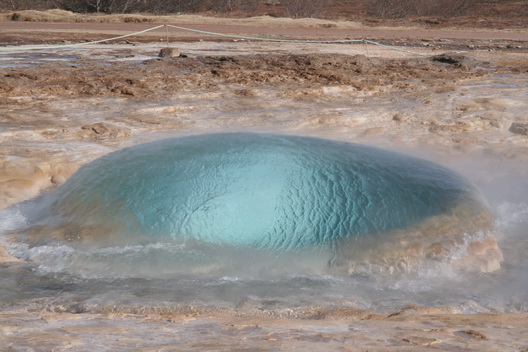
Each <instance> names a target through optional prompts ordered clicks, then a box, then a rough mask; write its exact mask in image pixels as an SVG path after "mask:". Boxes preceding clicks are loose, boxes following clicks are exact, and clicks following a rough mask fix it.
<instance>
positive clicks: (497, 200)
mask: <svg viewBox="0 0 528 352" xmlns="http://www.w3.org/2000/svg"><path fill="white" fill-rule="evenodd" d="M464 45H465V44H464ZM165 46H166V43H163V44H159V43H150V44H117V45H115V44H114V45H109V44H101V45H90V46H87V47H83V48H82V49H77V48H69V49H61V50H59V51H55V50H46V51H33V50H27V49H24V50H17V51H16V52H10V53H6V52H5V51H3V52H2V53H1V54H2V56H0V92H1V98H0V131H1V132H0V141H1V146H2V147H1V152H2V153H1V156H0V206H2V207H8V206H10V205H12V204H15V203H18V202H21V201H24V200H28V199H31V198H32V197H35V196H37V195H38V194H41V193H42V192H49V191H51V190H52V189H54V188H55V187H56V186H57V185H59V184H61V183H63V182H64V180H65V179H67V177H68V176H69V175H70V174H71V173H72V172H74V171H75V170H76V169H77V168H78V167H79V166H80V165H82V164H84V163H86V162H88V161H90V160H93V159H95V158H97V157H99V156H101V155H103V154H106V153H108V152H111V151H113V150H116V149H119V148H122V147H124V146H128V145H133V144H138V143H141V142H146V141H152V140H157V139H161V138H165V137H169V136H182V135H189V134H197V133H205V132H224V131H253V132H274V133H288V134H298V135H309V136H317V137H325V138H331V139H338V140H345V141H353V142H359V143H365V144H370V145H376V146H381V147H385V148H389V149H396V150H400V151H404V152H406V153H409V154H412V155H417V156H421V157H426V158H428V159H432V160H435V161H437V162H440V163H442V164H444V165H447V166H449V167H451V168H453V169H455V170H457V171H459V172H462V173H463V174H464V175H465V176H466V177H468V178H469V179H470V180H471V181H472V182H474V183H476V184H477V185H478V186H479V187H481V188H482V189H483V190H484V191H485V194H486V196H487V198H488V199H489V201H490V203H491V204H492V205H493V209H494V211H496V212H499V211H500V210H501V209H503V210H504V209H505V210H504V211H505V212H506V213H508V214H514V213H515V214H521V215H519V218H518V219H517V220H515V219H516V218H515V217H513V218H511V217H508V219H510V220H509V221H510V222H512V223H515V221H518V223H519V224H521V225H519V227H518V228H516V230H515V231H516V236H522V234H523V233H525V228H524V227H523V226H524V225H523V224H525V223H526V218H525V217H523V216H524V215H522V214H524V213H523V212H522V209H524V208H522V207H523V204H524V205H525V204H526V203H527V198H526V194H525V191H524V189H525V183H523V182H525V181H523V180H526V179H528V170H527V168H526V166H525V165H526V159H527V158H528V146H527V138H528V137H527V136H528V116H527V115H526V111H528V59H527V56H526V53H524V52H522V51H520V50H513V49H512V50H507V48H504V50H501V51H488V50H487V49H486V50H478V48H475V50H471V51H464V52H457V53H444V52H443V51H442V50H437V49H434V48H413V51H416V52H417V53H419V54H421V55H414V54H410V53H404V52H400V51H392V50H388V49H385V48H382V47H378V46H373V45H367V46H365V45H364V44H362V45H357V44H355V45H352V44H341V45H339V44H332V45H328V44H326V45H313V44H310V45H308V44H277V43H260V44H257V43H248V42H196V43H188V42H177V43H176V42H171V44H170V46H171V47H175V48H177V49H178V51H179V52H181V53H182V54H183V55H181V56H177V57H172V58H163V59H161V58H158V57H157V55H158V53H159V50H160V49H161V48H163V47H165ZM442 54H443V55H442ZM423 55H425V56H423ZM506 200H507V201H508V202H507V203H505V201H506ZM501 204H502V205H501ZM511 204H513V208H511V206H512V205H511ZM508 207H510V208H508ZM496 215H497V214H496ZM502 218H503V217H501V216H499V215H497V219H502ZM512 219H513V220H512ZM523 231H524V232H523ZM3 240H6V239H3ZM499 243H500V241H499ZM504 244H505V245H506V246H505V248H511V247H512V246H513V247H515V245H514V244H512V243H509V244H508V243H504ZM508 246H510V247H508ZM0 258H3V259H2V260H5V261H7V263H6V264H4V266H3V267H2V270H4V271H5V272H7V273H9V275H11V274H12V273H15V274H13V276H9V277H12V278H14V279H13V281H12V284H13V285H14V287H16V285H17V279H16V277H17V275H18V274H16V273H17V270H19V269H17V268H18V267H17V266H18V265H20V268H21V269H20V270H22V271H24V270H26V269H24V268H25V264H19V263H18V264H17V263H16V262H13V261H12V260H14V259H13V258H10V257H9V255H6V254H2V253H0ZM509 260H516V259H515V258H514V257H510V259H509ZM513 272H514V273H515V271H513ZM514 280H515V279H514V278H513V279H512V280H511V281H512V282H513V281H514ZM18 284H20V282H18ZM519 290H521V291H522V288H519ZM61 294H66V296H67V292H66V293H64V292H62V293H61ZM498 294H499V295H500V294H501V293H498ZM483 296H484V297H486V293H484V294H483ZM469 298H471V297H469ZM470 301H471V300H470ZM106 307H107V308H108V307H110V305H109V304H107V305H106ZM490 307H491V306H490ZM468 309H469V310H471V309H474V310H473V311H477V312H481V313H482V312H485V314H474V315H461V314H454V313H462V312H461V311H460V309H459V308H457V307H454V306H445V307H443V306H430V307H422V306H417V305H412V306H408V307H402V306H398V305H395V306H394V307H393V308H392V310H390V309H389V310H378V311H376V310H375V309H373V310H372V311H371V310H368V309H367V310H362V309H359V308H358V306H357V305H356V304H350V306H348V307H346V306H343V305H342V306H340V307H333V306H323V307H319V308H317V309H314V310H313V312H312V313H311V314H308V313H306V312H305V313H303V314H304V315H303V316H302V318H303V319H292V318H299V317H301V316H299V315H295V314H296V312H294V311H288V309H285V310H284V311H283V315H282V316H281V315H280V314H279V313H280V312H279V313H277V314H278V315H276V316H275V319H269V318H265V317H263V316H262V315H261V316H257V315H255V316H250V317H239V316H237V315H238V314H239V311H238V312H237V311H236V310H234V311H230V310H228V311H221V312H220V311H207V310H199V309H195V310H193V309H190V310H189V311H186V312H174V311H172V312H171V311H169V312H163V311H156V310H149V309H145V310H144V311H141V310H135V311H133V312H132V313H134V314H127V312H124V311H122V310H121V311H119V310H118V311H117V312H112V311H108V310H106V311H101V312H98V313H97V314H93V313H83V311H82V310H79V311H78V312H75V311H74V310H72V308H67V309H65V308H61V307H60V304H55V305H53V304H52V305H50V304H49V302H48V301H46V302H44V301H42V300H38V299H33V300H27V301H23V302H22V303H20V304H18V305H5V306H4V307H3V308H2V311H1V313H0V320H1V324H0V325H1V326H2V328H1V329H2V330H1V331H2V333H3V334H2V337H0V346H2V347H4V346H5V349H7V350H9V349H11V350H14V351H23V350H27V349H29V348H33V349H34V350H56V351H61V350H67V349H73V350H79V351H85V350H86V351H88V350H93V348H99V349H101V350H104V349H107V350H115V349H127V348H134V349H137V350H145V351H149V350H189V351H192V350H220V351H224V350H225V351H227V350H233V349H237V348H238V349H239V350H256V349H260V350H277V349H279V350H280V349H284V350H289V349H302V350H328V349H333V350H344V351H346V350H351V351H364V350H371V351H378V350H379V351H382V350H383V351H384V350H395V351H396V350H404V351H422V350H425V349H431V350H434V349H441V350H452V351H456V350H460V351H462V350H464V351H467V350H469V351H471V350H475V351H481V350H497V351H525V350H526V349H527V348H528V341H527V340H526V336H527V331H526V326H527V325H526V321H527V320H526V319H527V317H526V314H525V313H523V312H524V311H523V309H525V308H523V307H522V306H519V307H517V308H516V310H515V309H514V311H516V312H517V313H514V314H499V313H500V312H501V311H500V310H498V309H497V310H494V309H492V308H489V307H488V308H485V309H487V310H485V309H484V308H483V307H470V308H468ZM504 311H507V312H508V311H509V312H511V311H512V310H511V309H510V310H508V309H505V310H504V309H503V310H502V312H504ZM73 313H76V314H73ZM297 313H298V312H297ZM152 330H155V331H156V332H157V335H156V336H155V337H154V336H152V334H145V331H152ZM94 346H95V347H94Z"/></svg>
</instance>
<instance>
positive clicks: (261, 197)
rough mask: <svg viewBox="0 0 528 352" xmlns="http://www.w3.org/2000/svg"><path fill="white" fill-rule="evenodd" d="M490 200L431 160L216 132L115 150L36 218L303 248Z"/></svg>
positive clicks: (117, 230)
mask: <svg viewBox="0 0 528 352" xmlns="http://www.w3.org/2000/svg"><path fill="white" fill-rule="evenodd" d="M472 202H479V199H478V194H477V192H476V190H475V189H474V187H473V186H472V185H470V184H469V183H468V182H467V181H466V180H465V179H464V178H463V177H461V176H459V175H458V174H456V173H455V172H453V171H450V170H448V169H446V168H443V167H441V166H439V165H436V164H433V163H430V162H428V161H425V160H420V159H416V158H412V157H409V156H404V155H401V154H397V153H392V152H388V151H384V150H381V149H377V148H372V147H366V146H362V145H358V144H352V143H342V142H336V141H329V140H323V139H316V138H308V137H298V136H284V135H267V134H251V133H236V134H212V135H200V136H191V137H185V138H175V139H167V140H163V141H158V142H154V143H149V144H144V145H138V146H134V147H130V148H126V149H123V150H120V151H118V152H115V153H111V154H109V155H106V156H104V157H102V158H100V159H98V160H96V161H94V162H91V163H89V164H87V165H85V166H84V167H82V168H81V169H80V170H79V171H78V172H77V173H76V174H75V175H73V176H72V177H71V178H70V179H69V180H68V181H67V182H66V183H65V184H64V185H63V186H61V187H60V188H59V189H58V190H57V191H56V192H54V193H53V194H52V195H51V196H50V197H46V198H44V199H43V200H42V205H41V208H42V210H41V211H39V212H37V214H36V215H35V216H34V217H33V219H32V220H31V221H32V222H33V223H34V224H35V223H38V224H52V225H57V226H59V225H69V226H72V225H74V227H73V229H72V230H71V231H73V232H75V231H78V232H79V233H81V232H83V231H84V230H86V229H91V228H93V231H95V232H99V233H101V232H102V233H103V234H102V237H106V238H108V237H112V236H118V235H117V234H123V233H126V234H127V236H128V239H129V240H130V238H132V237H134V236H136V235H137V236H142V237H143V236H157V237H161V238H171V239H176V240H181V241H188V240H196V241H199V242H203V243H212V244H219V245H231V246H240V247H251V248H257V249H266V250H297V249H304V248H317V247H329V246H333V245H335V244H336V243H337V242H338V241H343V240H347V239H350V238H358V237H362V236H371V235H373V234H377V235H380V234H381V235H383V234H385V233H388V232H389V231H390V230H395V229H403V228H409V227H412V226H414V225H416V224H418V223H420V222H422V221H424V220H425V219H427V218H429V217H431V216H435V215H440V214H449V213H451V212H452V209H453V208H454V207H456V206H459V205H461V204H470V203H472Z"/></svg>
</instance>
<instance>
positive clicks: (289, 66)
mask: <svg viewBox="0 0 528 352" xmlns="http://www.w3.org/2000/svg"><path fill="white" fill-rule="evenodd" d="M466 61H467V62H469V60H466ZM473 61H474V60H473ZM473 61H471V62H473ZM474 62H476V61H474ZM472 66H474V65H468V64H464V65H452V64H450V62H446V61H445V60H436V61H433V60H429V59H426V58H420V59H390V60H389V59H379V58H368V57H366V56H363V55H355V56H349V55H338V54H332V55H330V54H307V55H278V54H266V55H240V56H217V57H213V56H210V57H186V56H185V55H183V56H181V57H175V58H169V59H152V60H148V61H145V62H143V63H140V62H114V63H112V64H111V65H100V64H97V63H87V64H85V65H79V66H77V65H71V66H65V65H64V64H50V65H49V66H48V65H46V66H45V67H44V66H33V67H18V68H11V69H7V70H5V71H4V73H3V75H1V76H0V92H1V93H2V95H3V96H6V97H7V96H20V95H31V94H48V95H91V96H118V95H125V96H135V97H156V96H164V95H167V94H171V93H174V92H178V91H182V90H186V89H196V88H197V87H200V88H215V87H218V86H219V85H221V84H224V83H230V84H233V83H234V84H240V85H244V86H261V85H274V84H281V85H284V84H286V85H288V86H291V85H299V84H307V83H308V84H311V85H350V86H353V87H354V88H356V89H358V90H372V89H376V87H380V86H384V87H387V86H390V87H395V88H399V89H406V88H409V87H410V86H411V85H410V83H409V82H410V80H419V81H421V84H422V85H423V84H425V85H427V86H436V85H442V84H445V83H444V82H445V81H454V80H460V79H464V78H468V77H471V76H475V75H480V74H482V73H481V72H479V71H474V70H472V69H471V68H472Z"/></svg>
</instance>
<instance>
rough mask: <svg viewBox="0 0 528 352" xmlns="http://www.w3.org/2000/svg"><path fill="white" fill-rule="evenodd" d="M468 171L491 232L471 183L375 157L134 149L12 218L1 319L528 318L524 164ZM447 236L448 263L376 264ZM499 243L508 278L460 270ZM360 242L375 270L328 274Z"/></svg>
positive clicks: (281, 145)
mask: <svg viewBox="0 0 528 352" xmlns="http://www.w3.org/2000/svg"><path fill="white" fill-rule="evenodd" d="M461 165H464V168H465V169H466V171H467V170H470V171H467V172H465V173H464V174H465V175H469V176H470V177H471V180H472V181H474V182H476V183H477V185H478V186H479V188H480V189H482V192H483V194H484V196H485V197H486V198H487V199H488V201H489V209H490V210H489V211H490V212H491V213H492V214H493V216H494V223H495V224H494V225H495V230H494V231H492V232H486V231H481V229H480V228H479V227H478V226H475V223H477V224H478V221H475V217H476V216H477V215H478V214H479V212H482V211H483V212H485V213H487V212H488V210H487V209H486V207H484V206H483V204H482V201H481V200H480V197H481V196H480V194H479V192H477V191H476V190H475V188H474V187H473V186H472V185H471V183H469V182H468V181H467V180H466V179H465V178H464V177H462V176H460V175H459V174H457V173H456V172H453V171H450V170H448V169H446V168H444V167H441V166H438V165H436V164H433V163H430V162H427V161H424V160H421V159H416V158H413V157H409V156H404V155H401V154H397V153H393V152H389V151H384V150H380V149H377V148H371V147H366V146H361V145H357V144H351V143H341V142H334V141H327V140H321V139H313V138H305V137H291V136H275V135H260V134H220V135H204V136H196V137H186V138H179V139H168V140H164V141H159V142H155V143H151V144H144V145H139V146H136V147H132V148H127V149H124V150H121V151H119V152H116V153H112V154H109V155H107V156H105V157H103V158H101V159H99V160H96V161H94V162H93V163H90V164H87V165H86V166H85V167H83V168H81V169H80V170H79V172H78V173H77V174H75V175H73V176H72V177H71V178H70V179H69V180H68V181H67V182H66V183H65V184H64V185H62V186H61V187H59V188H58V189H57V190H55V191H53V192H51V193H49V194H46V195H43V196H41V197H39V198H37V199H34V200H31V201H28V202H24V203H19V204H17V205H15V206H13V207H10V208H8V209H4V210H1V211H0V229H1V233H0V235H1V237H0V241H1V242H0V243H1V244H2V245H3V246H5V247H6V248H7V249H8V250H9V252H10V253H11V254H12V255H14V256H16V257H18V258H21V259H23V260H24V262H22V263H7V264H4V265H1V266H0V306H2V307H11V306H13V307H16V306H20V305H23V306H27V307H34V308H35V309H44V310H46V309H49V310H52V311H66V312H74V313H78V312H92V313H96V312H112V311H117V312H131V313H138V314H143V313H147V312H180V313H185V314H187V313H194V312H203V313H206V314H224V313H225V314H237V315H263V316H276V317H283V316H287V317H301V318H302V317H311V316H312V314H313V312H314V309H315V310H316V308H317V307H322V306H325V307H340V306H344V307H353V308H361V309H370V310H375V311H379V312H385V313H388V314H389V313H392V312H394V311H397V310H398V309H399V308H398V307H402V306H404V305H406V304H418V305H428V306H445V305H449V306H453V307H455V308H456V309H457V311H459V312H465V313H476V312H502V311H506V312H526V311H528V307H527V305H526V302H527V301H528V300H527V296H526V292H527V291H526V287H528V286H527V284H528V275H526V267H527V265H528V263H527V260H528V259H527V258H526V255H525V248H526V247H527V241H528V236H526V233H527V232H526V231H527V228H528V227H527V224H528V205H527V202H526V199H528V197H527V194H526V189H528V188H527V181H526V178H525V177H520V176H515V172H513V171H515V170H518V165H516V164H514V165H509V164H505V163H504V162H502V163H495V164H490V163H488V162H486V163H482V164H479V163H477V162H476V161H475V160H466V161H465V162H463V163H462V164H461ZM464 168H463V169H464ZM458 169H460V168H459V167H458ZM206 200H210V202H206ZM224 203H225V204H224ZM467 208H469V209H472V208H475V209H476V211H475V212H473V213H472V212H469V213H468V212H466V211H463V210H461V209H467ZM188 209H192V210H194V211H189V210H188ZM230 209H237V211H240V213H241V214H249V215H247V216H244V217H242V216H231V215H230V214H231V213H230V212H229V211H228V210H230ZM253 211H255V212H256V214H253V213H252V212H253ZM457 214H458V216H455V215H457ZM488 215H489V214H488ZM172 216H174V219H177V220H171V218H170V217H172ZM454 218H458V221H453V219H454ZM185 219H188V221H187V222H186V223H185V224H186V226H183V227H180V225H179V224H180V223H184V220H185ZM431 219H435V221H433V222H432V223H433V224H435V226H425V227H424V226H421V225H420V224H423V223H424V222H425V223H430V222H431ZM467 224H473V225H472V226H469V227H467V226H466V225H467ZM221 225H223V226H228V225H229V226H233V229H234V230H236V231H234V230H233V231H216V230H218V229H222V228H223V227H222V226H221ZM283 228H284V231H282V229H283ZM417 228H418V229H419V231H417V230H416V229H417ZM468 228H469V229H472V230H468ZM386 229H387V231H385V230H386ZM446 229H454V230H453V233H452V234H451V235H450V236H448V239H454V240H459V242H457V243H458V244H456V245H454V246H453V248H451V249H450V250H447V251H446V252H445V253H444V254H443V255H442V256H441V257H438V258H432V259H431V258H428V257H427V256H425V255H422V256H421V257H419V258H418V259H419V261H418V262H416V263H415V266H413V267H412V268H410V267H409V266H406V267H404V269H409V270H402V271H399V272H390V271H386V272H382V271H376V270H373V269H372V268H373V265H371V264H372V263H373V262H374V260H375V259H373V260H372V262H370V263H369V262H368V260H369V255H370V254H372V253H374V252H375V251H373V247H374V249H375V248H377V247H379V248H382V250H381V252H379V253H381V254H382V255H379V256H378V258H377V261H376V264H377V265H380V266H386V267H389V266H391V265H393V264H391V263H390V262H389V260H387V257H386V256H385V254H386V253H389V254H391V255H394V258H396V260H399V259H401V258H402V256H403V257H405V258H408V254H409V252H408V251H407V249H408V247H404V244H406V243H407V244H409V243H410V244H411V247H413V248H414V247H415V246H416V245H418V244H422V243H425V244H430V243H436V240H437V237H442V233H443V231H445V230H446ZM428 231H429V232H428ZM416 232H425V233H420V235H419V236H417V234H416ZM235 234H236V235H240V238H238V237H236V236H235ZM246 234H247V236H246ZM273 236H276V237H273ZM290 236H291V237H290ZM395 236H396V237H395ZM285 237H286V238H287V239H286V240H285V239H284V238H285ZM489 237H491V238H494V239H497V241H498V243H499V246H500V248H501V249H502V251H503V253H504V262H503V263H502V264H503V265H502V267H501V269H500V270H498V271H496V272H493V273H474V272H472V273H466V272H464V271H460V270H458V267H457V266H456V265H454V263H455V262H456V261H457V260H458V259H459V258H461V257H463V256H464V255H466V254H467V252H466V249H467V248H466V247H464V244H466V245H467V243H471V242H472V241H475V240H479V239H482V238H484V239H485V238H489ZM270 238H271V239H272V240H266V239H270ZM369 239H372V240H369ZM347 241H350V243H351V244H352V245H353V246H354V247H357V248H355V249H356V250H353V251H351V253H352V254H359V255H361V254H365V253H366V255H367V258H365V257H364V258H362V260H363V262H361V263H360V264H363V263H366V265H365V266H363V268H364V269H365V270H363V271H357V272H354V273H352V274H351V273H350V272H349V273H345V275H343V274H342V271H339V270H338V271H334V270H332V269H333V268H334V267H333V266H330V265H329V264H330V263H334V262H335V261H333V259H335V255H334V254H335V252H336V251H337V252H339V249H340V248H339V247H340V246H344V247H347V246H346V245H345V243H346V242H347ZM445 243H449V241H448V242H445ZM445 243H444V244H445ZM398 246H400V247H398ZM387 247H388V248H387ZM446 248H447V246H446ZM347 249H348V248H347ZM345 252H346V251H345ZM379 253H378V254H379ZM422 254H423V253H422ZM372 255H374V254H372ZM346 256H347V258H350V253H346ZM352 259H353V258H352ZM403 260H404V261H405V259H403ZM411 269H412V270H411Z"/></svg>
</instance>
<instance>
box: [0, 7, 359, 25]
mask: <svg viewBox="0 0 528 352" xmlns="http://www.w3.org/2000/svg"><path fill="white" fill-rule="evenodd" d="M0 21H28V22H69V23H72V22H73V23H75V22H77V23H130V22H132V23H176V24H182V25H185V24H192V23H198V22H199V23H202V24H218V25H232V24H236V25H241V26H244V25H247V26H255V25H262V26H272V27H278V28H325V27H329V26H330V27H332V28H345V29H358V28H364V26H363V25H361V24H360V23H358V22H353V21H329V20H323V19H317V18H302V19H292V18H275V17H271V16H257V17H250V18H225V17H212V16H202V15H159V16H157V15H149V14H115V15H103V14H77V13H73V12H69V11H63V10H47V11H35V10H26V11H16V12H5V13H1V14H0Z"/></svg>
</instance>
